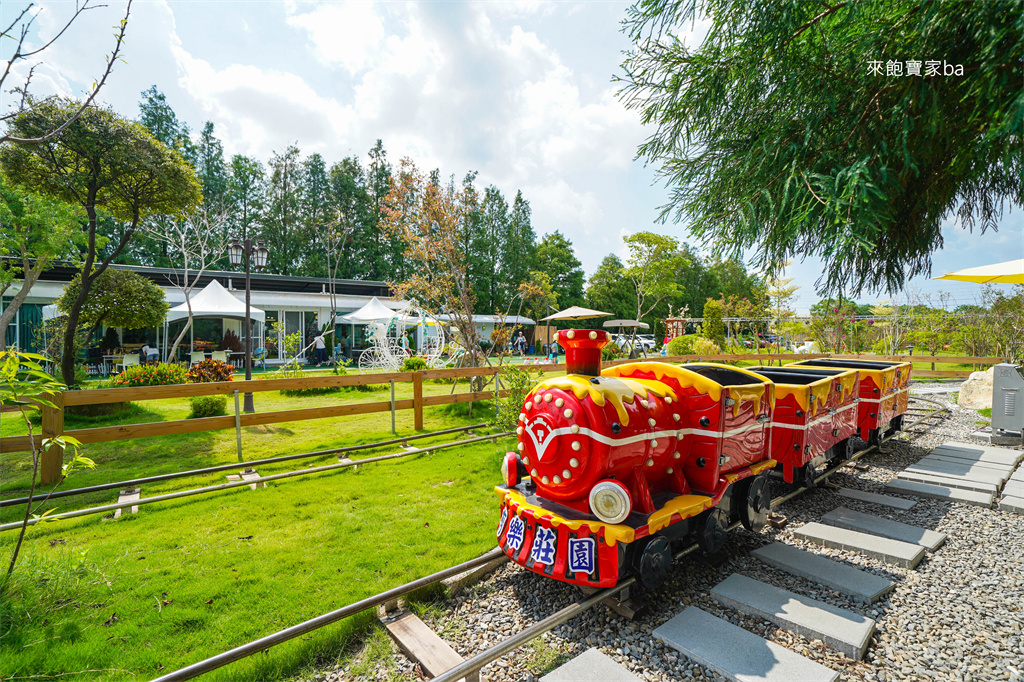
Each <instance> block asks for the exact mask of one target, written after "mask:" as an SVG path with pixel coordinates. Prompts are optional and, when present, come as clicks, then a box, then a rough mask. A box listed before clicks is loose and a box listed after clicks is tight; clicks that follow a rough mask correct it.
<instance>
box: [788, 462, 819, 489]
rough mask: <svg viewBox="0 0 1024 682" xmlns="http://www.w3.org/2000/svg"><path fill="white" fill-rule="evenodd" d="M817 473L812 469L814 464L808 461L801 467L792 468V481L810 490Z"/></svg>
mask: <svg viewBox="0 0 1024 682" xmlns="http://www.w3.org/2000/svg"><path fill="white" fill-rule="evenodd" d="M817 475H818V473H817V472H816V471H815V470H814V466H813V465H812V464H811V463H810V462H808V463H807V464H804V465H803V466H802V467H796V468H795V469H793V483H795V484H796V485H799V486H803V487H804V488H807V489H808V490H810V489H811V488H813V487H814V479H815V477H816V476H817Z"/></svg>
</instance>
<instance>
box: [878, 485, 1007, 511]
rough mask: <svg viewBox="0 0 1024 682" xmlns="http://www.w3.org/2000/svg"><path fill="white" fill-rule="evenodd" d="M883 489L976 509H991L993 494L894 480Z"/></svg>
mask: <svg viewBox="0 0 1024 682" xmlns="http://www.w3.org/2000/svg"><path fill="white" fill-rule="evenodd" d="M885 487H886V488H888V489H890V490H892V491H894V492H897V493H904V494H907V495H917V496H918V497H931V498H934V499H937V500H950V501H952V502H963V503H965V504H973V505H975V506H978V507H991V506H992V498H993V497H995V495H994V494H993V493H983V492H978V491H976V490H963V489H960V488H953V487H951V486H948V485H936V484H934V483H922V482H920V481H904V480H901V479H898V478H894V479H892V480H891V481H889V482H888V483H886V484H885Z"/></svg>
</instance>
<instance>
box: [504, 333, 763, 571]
mask: <svg viewBox="0 0 1024 682" xmlns="http://www.w3.org/2000/svg"><path fill="white" fill-rule="evenodd" d="M609 340H610V338H609V336H608V334H607V332H604V331H598V330H568V331H560V332H559V343H560V344H561V345H562V346H564V347H565V348H566V349H567V350H566V358H567V365H568V368H569V374H568V375H567V376H564V377H556V378H554V379H549V380H547V381H544V382H542V383H540V384H539V385H537V386H536V387H535V388H534V389H533V391H532V392H531V393H530V395H529V396H527V399H526V401H525V403H524V405H523V410H522V413H521V414H520V416H519V422H520V424H519V427H518V429H517V431H518V435H519V438H518V440H519V443H518V452H517V453H509V454H508V455H507V456H506V458H505V462H504V464H503V474H504V477H505V485H503V486H499V487H497V488H496V492H497V493H498V495H499V497H500V498H501V501H502V514H501V521H500V523H499V526H498V543H499V545H500V546H501V547H502V548H503V549H504V550H505V552H506V554H508V555H509V557H510V558H511V559H512V560H513V561H515V562H516V563H518V564H520V565H522V566H524V567H526V568H528V569H530V570H532V571H535V572H537V573H541V574H543V575H547V576H549V577H552V578H555V579H557V580H562V581H565V582H570V583H576V584H580V585H589V586H594V587H608V586H611V585H614V584H615V583H617V582H618V581H619V579H620V577H622V576H624V575H627V574H630V573H636V574H637V576H638V578H639V580H640V582H641V584H643V585H645V586H646V587H654V586H656V585H658V584H660V582H661V581H662V580H664V578H665V575H666V573H667V571H668V568H669V566H670V564H671V560H672V553H671V549H670V542H671V541H672V540H676V539H681V538H683V537H684V536H686V535H689V534H693V535H695V536H696V538H697V540H698V542H699V543H700V544H701V546H702V547H703V548H704V549H705V550H706V551H715V550H717V549H718V548H719V547H720V546H721V544H722V543H723V542H724V540H725V533H726V529H727V528H728V526H729V525H730V523H731V522H733V521H737V520H739V521H742V522H743V523H744V524H745V525H746V526H747V527H748V528H752V529H760V528H761V527H762V526H763V524H764V521H765V518H766V516H767V512H768V507H769V503H770V500H769V492H768V485H767V480H766V475H765V474H764V473H763V472H765V471H766V470H767V469H770V468H771V467H773V466H774V465H775V461H774V460H773V459H772V458H771V456H770V451H769V435H770V430H769V425H770V421H771V416H772V410H773V408H774V390H775V387H774V385H773V384H772V382H771V381H769V380H767V379H765V378H764V377H760V376H758V375H756V374H754V373H752V372H748V371H745V370H741V369H734V368H731V367H724V366H710V365H709V366H702V367H698V368H694V369H693V370H691V369H684V368H678V367H673V366H671V365H665V364H661V363H643V362H640V363H631V364H626V365H620V366H617V367H613V368H609V369H607V370H605V371H603V372H602V371H601V370H600V366H601V348H602V347H603V346H604V345H606V344H607V343H608V341H609Z"/></svg>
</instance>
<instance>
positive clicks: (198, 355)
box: [188, 350, 206, 365]
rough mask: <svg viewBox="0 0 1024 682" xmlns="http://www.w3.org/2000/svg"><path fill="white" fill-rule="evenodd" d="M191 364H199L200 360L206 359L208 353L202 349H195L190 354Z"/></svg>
mask: <svg viewBox="0 0 1024 682" xmlns="http://www.w3.org/2000/svg"><path fill="white" fill-rule="evenodd" d="M189 355H190V358H191V359H190V360H189V363H188V364H189V365H198V364H199V363H200V362H202V361H203V360H205V359H206V353H204V352H203V351H201V350H194V351H192V352H191V353H190V354H189Z"/></svg>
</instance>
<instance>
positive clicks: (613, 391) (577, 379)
mask: <svg viewBox="0 0 1024 682" xmlns="http://www.w3.org/2000/svg"><path fill="white" fill-rule="evenodd" d="M592 378H593V377H586V376H582V375H579V374H569V375H566V376H563V377H553V378H551V379H547V380H545V381H542V382H541V383H539V384H537V386H536V388H534V389H533V395H532V396H531V397H530V398H528V400H533V399H534V396H539V395H540V394H541V393H543V392H544V391H546V390H549V389H552V388H558V389H561V390H563V391H571V392H572V394H573V395H574V396H576V399H577V400H580V401H582V400H583V399H584V398H590V400H591V401H592V402H593V403H594V404H595V405H597V406H598V407H604V406H605V404H606V403H607V402H608V401H611V404H612V407H614V408H615V414H616V415H617V416H618V418H619V422H621V423H622V425H623V426H629V413H628V412H626V405H627V404H630V403H632V402H633V401H635V400H636V399H637V397H640V398H641V399H643V400H646V399H647V395H648V393H654V394H655V395H657V396H660V397H662V398H664V397H665V396H671V397H672V398H673V399H675V397H676V396H675V394H674V393H673V392H672V391H671V389H669V387H668V386H666V385H664V384H660V383H657V382H653V381H645V380H643V379H622V378H617V377H601V380H600V382H599V383H596V384H595V383H592V382H591V381H590V380H591V379H592ZM535 402H536V400H535Z"/></svg>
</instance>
